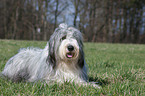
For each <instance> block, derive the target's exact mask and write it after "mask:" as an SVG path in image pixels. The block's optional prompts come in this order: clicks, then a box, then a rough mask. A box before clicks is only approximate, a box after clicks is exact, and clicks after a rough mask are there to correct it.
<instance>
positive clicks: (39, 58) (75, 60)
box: [2, 23, 99, 88]
mask: <svg viewBox="0 0 145 96" xmlns="http://www.w3.org/2000/svg"><path fill="white" fill-rule="evenodd" d="M82 41H83V37H82V34H81V32H80V31H79V30H78V29H76V28H74V27H70V26H68V25H67V24H65V23H62V24H60V25H59V27H58V28H56V29H55V31H54V33H53V34H52V35H51V37H50V39H49V41H48V42H47V45H46V46H45V48H44V49H39V48H33V47H28V48H22V49H20V50H19V52H18V53H17V54H16V55H15V56H13V57H11V58H10V59H9V60H8V62H7V63H6V65H5V68H4V70H3V71H2V75H3V76H4V77H7V78H8V79H10V80H12V81H14V82H20V81H22V80H23V81H27V82H35V81H38V80H45V81H46V82H47V83H48V84H49V82H51V81H55V82H58V83H63V82H66V81H67V82H75V83H76V84H79V85H91V86H94V87H97V88H99V86H98V85H96V84H93V83H89V82H88V75H87V64H86V62H85V59H84V51H83V42H82Z"/></svg>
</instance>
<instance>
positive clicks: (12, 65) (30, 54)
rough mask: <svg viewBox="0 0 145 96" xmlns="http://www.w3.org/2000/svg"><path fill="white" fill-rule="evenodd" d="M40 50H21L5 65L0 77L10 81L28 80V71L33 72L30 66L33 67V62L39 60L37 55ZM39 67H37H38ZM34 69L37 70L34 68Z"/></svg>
mask: <svg viewBox="0 0 145 96" xmlns="http://www.w3.org/2000/svg"><path fill="white" fill-rule="evenodd" d="M41 53H42V49H38V48H22V49H20V51H19V52H18V53H17V54H16V55H15V56H13V57H12V58H10V59H9V60H8V62H7V63H6V65H5V68H4V70H3V72H2V75H3V76H5V77H7V78H9V79H11V80H12V81H15V82H17V81H21V80H28V79H29V78H30V77H31V76H30V75H31V74H29V73H30V71H33V72H35V70H36V69H35V70H33V69H32V68H31V69H30V67H31V66H33V67H34V66H35V65H34V64H35V63H34V62H37V60H39V59H40V58H39V55H40V54H41ZM31 64H33V65H31ZM38 67H39V66H38ZM35 68H37V67H36V66H35Z"/></svg>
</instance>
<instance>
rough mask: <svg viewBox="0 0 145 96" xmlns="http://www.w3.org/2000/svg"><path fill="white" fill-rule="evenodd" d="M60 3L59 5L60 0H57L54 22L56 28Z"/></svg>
mask: <svg viewBox="0 0 145 96" xmlns="http://www.w3.org/2000/svg"><path fill="white" fill-rule="evenodd" d="M58 5H59V0H56V6H55V8H56V9H55V23H54V29H55V28H56V25H57V16H58Z"/></svg>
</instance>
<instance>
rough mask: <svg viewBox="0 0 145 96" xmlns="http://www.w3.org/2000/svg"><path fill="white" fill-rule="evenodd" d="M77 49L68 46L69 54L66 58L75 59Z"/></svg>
mask: <svg viewBox="0 0 145 96" xmlns="http://www.w3.org/2000/svg"><path fill="white" fill-rule="evenodd" d="M75 53H76V52H75V47H74V46H73V45H68V46H67V53H66V57H67V58H73V57H75Z"/></svg>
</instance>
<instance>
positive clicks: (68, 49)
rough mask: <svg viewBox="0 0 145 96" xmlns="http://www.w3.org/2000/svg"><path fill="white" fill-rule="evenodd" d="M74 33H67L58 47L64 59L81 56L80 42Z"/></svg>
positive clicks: (73, 58)
mask: <svg viewBox="0 0 145 96" xmlns="http://www.w3.org/2000/svg"><path fill="white" fill-rule="evenodd" d="M73 34H74V33H71V32H70V33H67V34H66V35H64V36H63V37H62V38H60V41H61V43H60V46H59V49H58V54H59V57H60V58H61V59H62V60H68V61H70V60H75V59H78V56H79V44H78V41H77V40H76V38H75V37H73Z"/></svg>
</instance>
